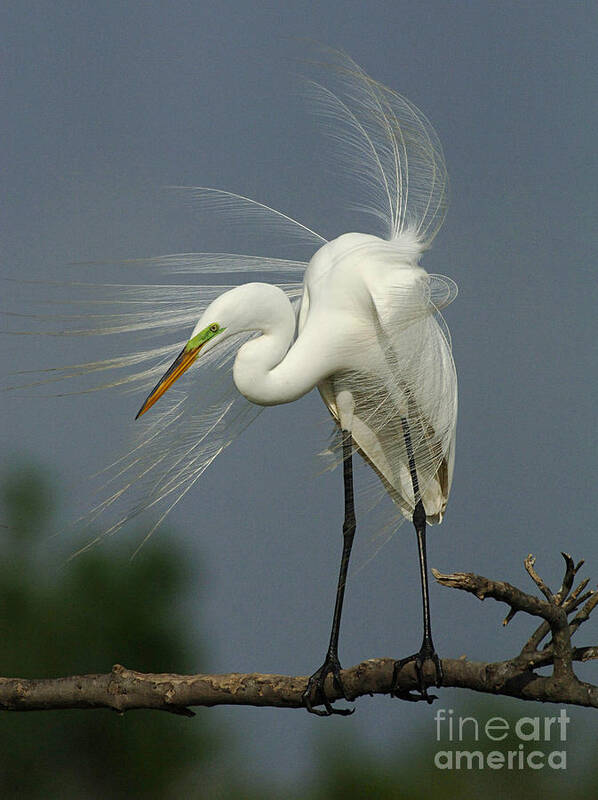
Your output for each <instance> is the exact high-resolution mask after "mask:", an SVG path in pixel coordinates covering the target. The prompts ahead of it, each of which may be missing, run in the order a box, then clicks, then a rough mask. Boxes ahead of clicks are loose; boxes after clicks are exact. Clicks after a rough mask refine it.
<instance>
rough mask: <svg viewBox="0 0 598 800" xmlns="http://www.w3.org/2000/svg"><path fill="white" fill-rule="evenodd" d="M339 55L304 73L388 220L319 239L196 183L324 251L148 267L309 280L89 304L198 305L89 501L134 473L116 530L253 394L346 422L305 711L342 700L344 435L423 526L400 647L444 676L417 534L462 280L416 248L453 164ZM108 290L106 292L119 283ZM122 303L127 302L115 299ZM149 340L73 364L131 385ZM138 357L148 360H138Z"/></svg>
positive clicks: (171, 323) (222, 203) (250, 406)
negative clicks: (294, 257)
mask: <svg viewBox="0 0 598 800" xmlns="http://www.w3.org/2000/svg"><path fill="white" fill-rule="evenodd" d="M332 59H333V61H334V64H333V70H332V72H331V73H330V74H331V75H332V76H333V77H334V78H335V79H336V81H337V82H338V88H337V89H336V90H335V91H333V90H332V89H330V88H325V87H323V86H320V85H318V84H314V85H313V86H314V94H315V95H316V97H317V99H318V100H319V102H320V104H321V106H322V109H323V111H324V116H325V119H326V122H327V123H329V124H330V126H331V128H332V132H333V135H334V136H335V140H336V141H337V142H339V143H340V144H341V145H342V146H341V147H340V148H339V149H341V150H342V151H343V155H345V156H346V157H347V156H348V158H346V166H347V168H348V171H350V172H351V174H353V175H354V176H355V178H356V179H357V181H358V183H359V185H360V186H361V188H362V189H365V190H366V191H365V196H366V202H365V203H363V204H362V206H361V208H362V210H364V211H365V212H366V213H370V214H373V215H374V216H375V217H376V218H377V220H378V222H382V228H381V230H379V231H378V232H379V233H380V234H381V236H378V235H375V234H374V233H346V234H343V235H341V236H338V237H337V238H335V239H333V240H331V241H327V240H326V239H325V238H324V237H322V236H321V235H320V234H318V233H316V232H314V231H313V230H311V229H310V228H307V227H306V226H304V225H301V224H300V223H298V222H296V221H295V220H293V219H291V218H290V217H288V216H287V215H285V214H282V213H281V212H278V211H274V210H273V209H271V208H269V207H268V206H265V205H264V204H262V203H258V202H257V201H254V200H250V199H249V198H246V197H243V196H240V195H236V194H233V193H231V192H226V191H223V190H218V189H206V188H199V189H194V190H193V191H194V194H195V195H196V196H197V197H198V198H199V199H200V200H202V201H203V202H204V203H205V204H208V205H211V206H214V205H215V206H217V207H218V208H220V210H222V209H224V210H225V211H227V212H231V211H233V212H235V213H237V212H241V213H246V212H247V213H249V214H252V213H254V214H257V215H258V219H259V220H262V219H264V218H266V219H267V220H268V221H269V222H274V223H277V224H279V225H281V226H283V228H284V229H285V230H287V231H292V232H294V233H299V234H301V235H302V236H304V237H307V239H308V240H309V241H310V243H311V244H312V245H314V244H315V245H317V248H318V249H317V251H316V252H315V254H314V255H313V257H312V258H311V260H310V261H309V263H308V264H305V263H304V262H298V261H289V260H285V259H277V258H263V257H257V256H245V255H231V254H205V253H195V254H182V255H178V256H166V257H162V258H158V259H150V260H149V264H150V265H151V264H158V265H159V266H163V267H166V268H167V269H168V270H169V271H170V273H171V274H172V273H183V272H188V273H203V274H205V273H215V272H220V273H224V274H226V275H227V276H229V277H231V276H232V277H235V278H236V277H238V276H239V275H246V274H247V273H248V272H260V273H262V274H268V275H271V276H274V275H277V276H281V275H282V276H289V275H290V276H292V277H293V278H299V277H302V278H303V282H302V285H298V284H297V283H291V282H289V281H288V279H287V280H286V281H282V282H279V283H278V284H277V285H273V284H272V283H265V282H252V283H244V284H242V285H238V286H236V287H235V288H232V289H230V288H229V289H228V291H223V289H225V288H227V287H222V286H219V287H214V286H209V287H207V286H197V285H189V286H181V285H168V286H164V285H154V284H151V285H148V286H121V287H117V289H118V297H117V303H118V307H115V312H114V313H112V314H110V315H107V316H106V317H105V318H104V320H103V321H102V319H101V315H95V319H96V320H99V322H98V324H97V327H96V328H95V330H94V331H93V332H96V333H110V334H118V333H125V334H128V335H129V334H130V333H131V332H132V331H138V332H140V333H141V334H142V335H143V337H144V339H145V340H147V339H148V338H149V337H150V336H151V335H153V334H158V335H161V336H162V337H163V336H164V335H171V334H172V331H173V330H178V329H180V328H184V327H185V326H187V325H190V323H191V322H192V321H195V320H197V315H198V312H200V311H202V313H201V315H200V317H199V321H198V322H197V323H196V325H195V327H194V328H193V330H192V332H191V335H190V337H188V339H187V341H186V342H185V341H183V342H180V343H179V344H178V347H179V348H180V347H181V345H183V347H182V350H181V352H180V354H179V355H178V357H177V358H176V360H175V361H174V363H172V365H171V366H170V367H169V369H168V370H167V371H166V373H165V374H164V375H163V376H162V378H161V379H160V380H159V381H158V383H157V384H156V385H155V386H154V388H153V389H152V390H151V392H150V393H149V395H148V396H147V398H146V400H145V402H144V403H143V405H142V407H141V409H140V410H139V412H138V414H137V417H138V418H139V417H142V416H143V419H142V420H141V422H140V423H139V424H141V425H143V426H144V427H143V430H142V431H141V433H140V437H139V441H138V443H137V445H136V446H135V447H134V448H133V449H132V450H131V452H130V453H129V454H127V455H126V456H125V457H124V458H123V459H121V460H120V461H117V462H116V463H115V465H113V467H114V473H115V478H114V479H115V480H117V481H118V483H117V484H116V489H115V490H114V491H113V493H112V494H111V495H110V496H109V497H108V498H107V500H105V501H104V502H103V503H101V504H99V505H98V506H97V507H96V509H95V510H94V514H99V513H100V512H102V511H104V510H105V509H106V508H107V507H108V506H110V505H112V504H113V503H115V502H116V501H117V500H120V499H121V498H122V497H123V496H126V495H127V494H128V493H130V492H131V490H132V489H133V488H138V489H141V492H140V499H139V501H138V502H137V504H136V505H133V507H132V508H130V509H129V510H128V511H127V512H126V513H124V514H123V515H122V516H120V518H119V519H117V521H116V522H115V523H114V525H112V526H111V527H110V528H109V529H108V531H107V532H108V533H113V532H115V531H116V530H118V529H119V528H120V527H121V526H122V525H123V524H125V523H126V522H127V521H128V520H130V519H131V518H132V517H133V516H135V515H136V514H138V513H140V512H141V511H144V510H146V509H147V508H152V507H157V505H158V504H159V503H161V502H164V501H165V502H167V508H166V510H165V511H164V512H163V513H162V514H161V516H160V518H159V520H158V522H157V523H156V525H157V524H159V522H160V521H161V520H162V519H163V518H164V516H165V514H166V513H168V511H169V510H170V509H171V508H172V506H173V505H174V504H175V503H176V502H177V501H178V500H179V499H180V498H181V497H182V495H184V494H185V493H186V492H187V491H188V490H189V488H190V487H191V486H192V485H193V484H194V483H195V481H196V480H197V479H198V478H199V477H200V475H201V474H202V473H203V472H204V470H205V469H206V468H207V467H208V466H209V464H211V463H212V461H213V460H214V458H215V457H216V456H217V455H218V453H220V452H221V451H222V449H223V448H224V447H226V446H227V445H228V444H230V443H231V442H232V441H233V440H234V438H235V437H236V436H237V435H238V434H239V433H240V432H241V431H242V430H243V429H244V428H245V427H246V426H247V425H248V424H249V422H251V420H252V419H253V418H254V417H255V416H256V414H257V413H258V412H259V410H260V407H262V406H267V405H272V404H278V403H288V402H291V401H293V400H296V399H297V398H299V397H301V396H302V395H304V394H305V393H306V392H308V391H310V390H311V389H313V388H314V387H317V388H318V390H319V392H320V394H321V396H322V399H323V400H324V403H325V404H326V406H327V408H328V410H329V411H330V413H331V415H332V417H333V418H334V420H335V422H336V424H337V425H338V427H339V428H340V430H341V432H342V463H343V472H344V475H343V478H344V481H343V483H344V494H345V519H344V523H343V550H342V559H341V566H340V573H339V579H338V586H337V594H336V604H335V609H334V616H333V623H332V631H331V637H330V642H329V646H328V650H327V653H326V657H325V660H324V663H323V664H322V666H321V667H320V668H319V669H318V670H316V672H315V673H314V674H313V675H312V676H311V678H310V680H309V685H308V687H307V689H306V691H305V694H304V701H305V704H306V707H307V708H308V710H309V711H312V712H314V713H317V714H321V715H330V714H333V713H337V714H346V713H350V711H349V710H346V709H336V708H333V707H332V705H331V703H330V701H329V699H328V698H327V696H326V693H325V690H324V684H325V680H326V678H327V676H328V675H330V674H331V675H332V677H333V680H334V682H335V684H336V686H337V688H338V689H339V690H340V691H341V693H342V694H344V690H343V687H342V681H341V679H340V672H339V671H340V663H339V658H338V637H339V627H340V620H341V612H342V605H343V597H344V591H345V583H346V577H347V570H348V564H349V557H350V553H351V547H352V543H353V538H354V533H355V526H356V523H355V511H354V502H353V476H352V451H353V449H356V450H357V452H358V453H359V454H360V456H361V457H362V458H363V459H365V461H366V462H367V463H368V464H369V465H370V466H371V467H372V469H373V470H374V471H375V472H376V473H377V475H378V477H379V478H380V480H381V481H382V484H383V485H384V487H385V488H386V490H387V492H388V494H389V495H390V497H391V499H392V500H393V502H394V503H395V504H396V506H397V507H398V508H399V509H400V511H401V512H402V515H403V516H404V517H406V518H409V519H411V520H412V522H413V524H414V526H415V530H416V533H417V539H418V546H419V559H420V570H421V582H422V598H423V618H424V635H423V642H422V646H421V648H420V650H419V651H418V653H416V654H414V655H413V656H409V657H408V658H406V659H402V660H400V661H397V663H396V669H395V678H396V673H397V672H398V670H399V669H401V668H402V666H403V665H404V664H405V663H407V662H409V661H414V662H415V666H416V671H417V675H418V682H419V689H420V693H421V696H422V697H424V698H426V699H428V700H430V698H429V696H428V695H427V690H426V683H425V680H424V677H423V670H422V667H423V663H424V661H425V660H427V659H430V660H432V662H433V663H434V665H435V672H436V683H437V684H438V685H440V683H441V680H442V671H441V666H440V661H439V659H438V657H437V655H436V653H435V650H434V647H433V644H432V634H431V626H430V614H429V602H428V584H427V568H426V547H425V534H426V522H429V523H436V522H440V521H441V519H442V516H443V514H444V511H445V508H446V504H447V500H448V496H449V491H450V486H451V479H452V473H453V459H454V442H455V426H456V416H457V383H456V375H455V368H454V364H453V360H452V356H451V346H450V337H449V334H448V331H447V330H446V327H445V326H444V322H443V320H442V317H441V315H440V309H441V308H442V307H444V306H445V305H447V304H448V303H449V302H451V300H452V299H453V298H454V296H455V294H456V287H455V285H454V283H453V282H452V281H451V280H450V279H448V278H443V277H442V276H434V275H430V274H428V273H427V272H426V271H425V270H424V269H423V268H422V267H421V266H419V263H418V262H419V258H420V256H421V254H422V252H423V251H424V250H425V249H426V248H427V247H429V246H430V243H431V241H432V239H433V238H434V236H435V234H436V233H437V231H438V229H439V227H440V225H441V223H442V219H443V216H444V209H445V202H446V170H445V165H444V159H443V155H442V149H441V146H440V144H439V142H438V139H437V136H436V134H435V132H434V130H433V128H432V127H431V125H430V123H429V122H428V121H427V119H426V118H425V117H424V115H423V114H422V113H421V112H420V111H419V110H418V109H417V108H415V106H413V105H412V104H411V103H410V102H409V101H408V100H406V99H405V98H403V97H401V96H400V95H398V94H396V93H395V92H393V91H392V90H390V89H388V88H387V87H385V86H383V85H381V84H379V83H377V82H376V81H374V80H372V79H371V78H370V77H369V76H368V75H367V74H366V73H365V72H364V71H363V70H362V69H361V68H360V67H359V66H358V65H357V64H355V62H353V61H352V60H351V59H350V58H348V57H347V56H345V55H344V54H341V53H337V52H333V53H332ZM146 263H148V262H146ZM109 292H112V293H113V294H114V289H113V288H109ZM208 302H209V304H207V303H208ZM127 304H131V305H130V308H131V310H129V311H125V313H123V312H122V308H123V306H124V307H125V309H126V308H127ZM206 304H207V307H206ZM298 305H299V317H298V322H297V320H296V311H297V306H298ZM256 334H257V336H256ZM145 347H146V349H142V350H141V351H139V352H136V353H134V354H131V353H130V352H129V353H127V354H126V355H124V354H123V355H122V356H115V357H113V358H111V359H108V360H107V361H104V362H95V363H93V364H87V365H85V364H83V365H75V366H72V367H69V368H67V372H66V374H67V376H69V377H71V376H72V375H73V374H88V373H89V372H103V371H104V370H111V369H121V368H125V369H126V370H127V374H126V375H125V377H124V378H123V377H121V378H116V379H114V380H111V381H109V382H107V383H106V384H104V385H109V386H114V385H119V384H121V385H126V386H127V387H130V386H131V384H132V383H133V382H135V381H139V382H140V383H141V384H144V383H147V382H148V381H151V383H150V384H149V385H151V384H152V383H154V382H155V379H156V378H157V377H158V375H159V374H160V372H162V371H163V369H164V367H162V368H160V366H159V365H156V361H157V360H159V361H162V360H163V359H164V358H165V356H167V355H168V354H169V353H170V352H171V350H172V345H171V344H164V343H162V344H161V345H160V346H157V347H153V348H149V349H148V348H147V345H146V346H145ZM200 354H201V358H199V359H198V356H200ZM196 360H197V367H195V368H194V369H193V370H191V371H190V372H189V373H188V375H187V377H186V378H185V379H183V380H182V381H181V384H177V386H178V387H180V386H181V385H182V386H183V390H182V391H178V392H177V390H176V389H173V390H172V391H171V392H169V393H168V395H167V397H165V398H164V399H163V400H162V402H161V403H160V404H159V405H158V406H157V407H156V409H155V410H154V411H153V412H152V413H151V414H148V415H147V416H144V415H145V413H146V412H147V411H148V410H149V409H150V408H151V407H152V406H153V405H154V403H156V401H157V400H158V399H159V398H160V397H162V395H164V394H165V392H166V391H167V390H168V389H169V387H171V386H172V385H173V383H174V382H175V381H176V380H177V379H179V378H180V377H181V376H182V375H183V374H184V373H185V372H186V370H188V369H189V367H191V365H193V364H194V363H195V362H196ZM144 362H149V363H151V366H150V367H144V366H141V368H140V366H139V365H143V364H144ZM201 368H203V372H202V369H201ZM135 370H137V371H135ZM231 377H232V380H231ZM52 379H54V378H52ZM152 379H153V380H152ZM148 388H149V386H148ZM152 530H153V529H152ZM150 533H151V531H150ZM148 535H149V534H148ZM318 705H323V706H324V710H321V709H318V708H316V707H315V706H318Z"/></svg>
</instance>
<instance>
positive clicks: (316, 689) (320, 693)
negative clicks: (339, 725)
mask: <svg viewBox="0 0 598 800" xmlns="http://www.w3.org/2000/svg"><path fill="white" fill-rule="evenodd" d="M340 673H341V665H340V663H339V660H338V658H336V657H335V656H330V655H328V656H327V657H326V661H325V662H324V663H323V664H322V666H321V667H320V668H319V669H317V670H316V671H315V672H314V674H313V675H312V676H311V677H310V679H309V680H308V682H307V687H306V689H305V691H304V692H303V694H302V695H301V699H302V700H303V702H304V703H305V707H306V708H307V710H308V711H309V713H310V714H317V716H318V717H330V716H332V714H339V715H340V716H342V717H348V716H349V715H350V714H352V713H353V712H354V711H355V709H354V708H333V707H332V704H331V702H330V700H329V699H328V697H327V696H326V692H325V691H324V685H325V683H326V678H327V677H328V675H332V683H333V685H334V688H335V689H336V690H337V692H339V693H340V694H341V695H342V696H343V697H344V698H345V700H349V699H350V698H349V697H347V693H346V692H345V687H344V686H343V682H342V680H341V674H340ZM315 705H323V706H324V709H325V710H324V711H322V710H321V709H318V708H314V706H315Z"/></svg>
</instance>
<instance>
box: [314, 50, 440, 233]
mask: <svg viewBox="0 0 598 800" xmlns="http://www.w3.org/2000/svg"><path fill="white" fill-rule="evenodd" d="M324 53H325V62H326V63H325V64H324V67H325V68H326V69H327V71H326V76H325V78H324V84H325V85H322V84H320V83H318V82H315V81H314V82H312V84H311V85H312V87H313V95H314V98H315V100H316V102H317V103H318V105H319V107H320V111H321V114H320V116H321V118H322V120H323V122H324V124H325V126H326V127H325V131H326V132H327V133H328V134H329V135H330V136H331V137H332V139H333V142H334V155H335V157H336V156H340V157H341V158H342V160H343V174H346V175H347V176H349V177H350V178H353V179H355V180H356V181H357V183H358V184H359V189H360V191H359V192H358V193H356V192H355V191H352V192H351V193H350V194H349V195H348V196H358V197H360V198H363V199H361V200H360V204H359V206H357V207H356V208H357V209H358V210H360V211H365V212H367V213H368V214H372V215H374V216H375V217H376V218H377V219H378V221H379V222H380V223H381V225H382V227H381V229H380V231H379V233H380V235H382V236H383V237H384V238H389V239H395V238H398V237H399V236H400V235H401V234H403V233H407V232H410V233H415V235H416V236H417V239H418V241H419V242H420V244H421V245H422V246H423V247H427V246H428V245H429V244H430V243H431V241H432V240H433V238H434V236H435V235H436V233H437V232H438V229H439V228H440V226H441V225H442V221H443V219H444V214H445V209H446V200H447V186H448V179H447V172H446V165H445V161H444V155H443V152H442V147H441V145H440V141H439V139H438V136H437V134H436V132H435V131H434V128H433V127H432V125H431V123H430V122H429V120H428V119H427V118H426V117H425V116H424V114H422V112H421V111H420V110H419V109H418V108H416V107H415V106H414V105H413V104H412V103H410V102H409V100H407V99H406V98H405V97H402V96H401V95H400V94H397V93H396V92H393V91H392V89H389V88H388V87H386V86H384V85H383V84H381V83H378V82H377V81H375V80H373V79H372V78H370V76H369V75H367V73H366V72H364V70H363V69H362V68H361V67H360V66H359V65H358V64H356V63H355V62H354V61H353V60H352V59H351V58H349V56H348V55H346V54H345V53H343V52H341V51H338V50H333V49H328V48H325V49H324Z"/></svg>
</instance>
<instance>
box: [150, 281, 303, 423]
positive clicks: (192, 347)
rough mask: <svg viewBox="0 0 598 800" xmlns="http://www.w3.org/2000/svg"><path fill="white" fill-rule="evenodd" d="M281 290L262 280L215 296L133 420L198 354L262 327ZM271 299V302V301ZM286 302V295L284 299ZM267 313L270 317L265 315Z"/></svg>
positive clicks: (168, 386)
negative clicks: (235, 335)
mask: <svg viewBox="0 0 598 800" xmlns="http://www.w3.org/2000/svg"><path fill="white" fill-rule="evenodd" d="M279 295H281V296H282V297H284V293H283V292H282V291H281V290H280V289H279V288H277V287H276V286H271V285H269V284H265V283H246V284H243V285H242V286H236V287H235V288H234V289H230V290H229V291H228V292H224V294H221V295H220V296H219V297H217V298H216V299H215V300H214V301H213V302H212V303H210V305H209V306H208V307H207V308H206V310H205V311H204V313H203V314H202V315H201V317H200V318H199V320H198V322H197V325H196V326H195V328H194V329H193V332H192V333H191V337H190V338H189V341H188V342H187V344H186V345H185V346H184V347H183V349H182V350H181V352H180V353H179V355H178V356H177V357H176V359H175V360H174V361H173V363H172V364H171V365H170V367H169V368H168V369H167V370H166V372H165V373H164V375H163V376H162V377H161V378H160V380H159V381H158V383H157V384H156V385H155V386H154V388H153V389H152V391H151V392H150V393H149V394H148V396H147V397H146V399H145V402H144V403H143V405H142V406H141V408H140V409H139V411H138V412H137V416H136V417H135V419H138V418H139V417H140V416H142V415H143V414H145V412H146V411H147V410H148V409H150V408H151V407H152V406H153V405H154V403H156V402H157V401H158V400H159V399H160V398H161V397H162V395H163V394H164V393H165V392H166V391H168V389H169V388H170V387H171V386H172V384H173V383H174V382H175V381H176V380H177V379H178V378H180V377H181V375H182V374H183V373H185V372H186V371H187V370H188V369H189V367H190V366H191V364H193V362H194V361H195V360H196V359H197V357H198V356H199V354H200V353H203V354H205V353H206V352H207V351H208V350H211V349H212V347H216V346H217V345H218V344H220V343H221V342H223V341H224V340H225V339H227V338H228V337H229V336H232V335H234V334H236V333H240V332H241V331H250V330H257V329H260V328H262V329H263V328H265V327H266V324H265V321H266V319H267V322H268V323H270V322H272V321H273V320H272V319H271V318H272V317H274V319H275V317H276V315H275V313H274V314H273V313H272V312H276V310H277V304H276V302H275V301H276V299H278V300H279V302H280V298H279V297H278V296H279ZM273 301H274V302H273ZM284 302H286V304H287V305H289V303H288V300H286V297H285V299H284ZM265 312H268V313H269V315H270V317H271V318H270V319H268V318H267V314H266V313H265Z"/></svg>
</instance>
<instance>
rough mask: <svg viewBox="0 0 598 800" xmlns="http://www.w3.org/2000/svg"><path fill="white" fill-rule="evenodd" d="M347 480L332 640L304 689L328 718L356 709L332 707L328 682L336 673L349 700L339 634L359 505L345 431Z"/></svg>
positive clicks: (310, 706)
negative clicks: (340, 654)
mask: <svg viewBox="0 0 598 800" xmlns="http://www.w3.org/2000/svg"><path fill="white" fill-rule="evenodd" d="M342 436H343V482H344V488H345V520H344V522H343V554H342V557H341V566H340V571H339V576H338V586H337V589H336V602H335V604H334V616H333V618H332V631H331V633H330V643H329V645H328V650H327V652H326V658H325V660H324V663H323V664H322V666H321V667H320V668H319V669H317V670H316V671H315V672H314V674H313V675H312V676H311V677H310V679H309V681H308V683H307V688H306V689H305V691H304V692H303V695H302V699H303V702H304V703H305V706H306V708H307V710H308V711H310V712H311V713H312V714H318V715H319V716H321V717H328V716H330V715H331V714H341V715H343V716H346V715H348V714H352V713H353V711H354V710H355V709H353V708H350V709H349V708H343V709H340V708H332V705H331V703H330V701H329V700H328V698H327V697H326V692H325V691H324V684H325V682H326V678H327V676H328V675H332V680H333V682H334V686H335V687H336V689H337V690H338V691H339V692H340V693H341V694H342V695H343V697H344V698H345V700H349V699H350V698H348V697H347V695H346V693H345V689H344V687H343V684H342V681H341V677H340V670H341V665H340V662H339V660H338V636H339V630H340V625H341V614H342V610H343V599H344V596H345V585H346V582H347V570H348V568H349V557H350V556H351V548H352V546H353V538H354V536H355V527H356V523H355V504H354V499H353V463H352V447H353V445H352V438H351V432H350V431H345V430H343V432H342ZM318 704H323V705H324V708H325V711H321V710H320V709H317V708H314V705H318Z"/></svg>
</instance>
